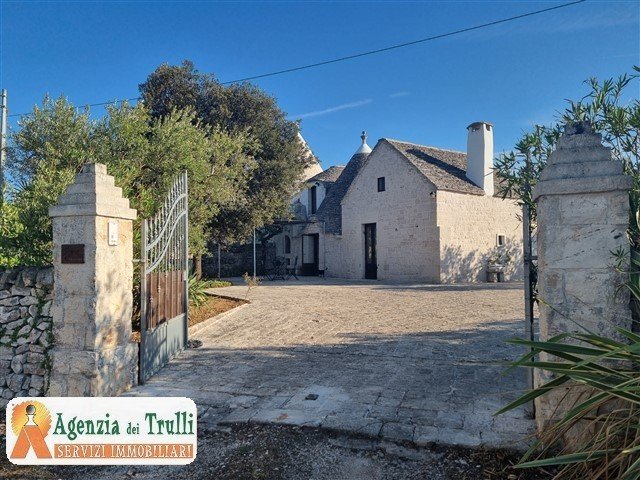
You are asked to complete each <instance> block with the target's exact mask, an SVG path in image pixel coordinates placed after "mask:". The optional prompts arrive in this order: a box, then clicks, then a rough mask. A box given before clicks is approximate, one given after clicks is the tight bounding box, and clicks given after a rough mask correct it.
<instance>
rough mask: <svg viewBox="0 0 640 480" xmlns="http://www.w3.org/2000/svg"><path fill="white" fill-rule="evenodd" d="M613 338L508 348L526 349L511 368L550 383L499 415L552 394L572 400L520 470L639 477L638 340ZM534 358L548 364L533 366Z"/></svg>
mask: <svg viewBox="0 0 640 480" xmlns="http://www.w3.org/2000/svg"><path fill="white" fill-rule="evenodd" d="M617 331H618V333H619V334H620V335H621V337H622V338H621V339H623V340H624V341H617V340H612V339H610V338H606V337H603V336H600V335H595V334H593V333H566V334H562V335H558V336H555V337H553V338H550V339H548V340H546V341H527V340H513V341H512V343H515V344H518V345H523V346H525V347H529V348H531V351H530V352H529V353H527V354H526V355H524V356H522V357H521V358H520V359H519V360H518V361H516V362H514V363H513V365H512V366H513V367H527V368H539V369H542V370H545V371H547V372H550V373H552V374H554V377H555V378H553V380H551V381H549V382H547V383H546V384H544V385H540V386H538V387H537V388H535V389H534V390H532V391H530V392H529V393H527V394H525V395H523V396H522V397H520V398H519V399H518V400H516V401H514V402H512V403H511V404H509V405H507V406H506V407H504V408H503V409H501V410H500V411H499V412H498V414H500V413H503V412H505V411H507V410H511V409H514V408H516V407H518V406H520V405H523V404H525V403H527V402H530V401H532V400H534V399H535V398H537V397H539V396H541V395H544V394H546V393H548V392H551V391H554V390H555V391H557V390H558V389H567V394H566V396H565V400H567V401H568V400H569V398H574V399H575V398H577V400H574V404H573V405H572V407H571V409H570V410H569V411H568V412H566V413H565V414H564V416H563V418H562V419H561V420H560V421H558V422H557V423H556V424H553V425H551V426H549V427H547V428H546V429H545V430H544V431H543V433H542V434H541V435H540V438H539V439H538V440H537V441H536V442H535V443H534V445H533V446H532V447H531V448H530V449H529V451H528V452H527V453H526V454H525V455H524V457H523V458H522V462H521V464H520V465H519V466H520V467H543V466H550V465H558V466H560V470H559V473H558V474H557V475H556V477H555V478H556V479H563V480H564V479H576V480H577V479H580V480H586V479H594V480H595V479H624V480H630V479H638V478H640V415H639V412H640V375H639V370H638V368H639V367H640V336H638V335H636V334H635V333H633V332H630V331H628V330H625V329H617ZM540 354H547V356H551V358H552V360H546V359H545V360H539V358H540ZM576 431H579V432H582V434H581V435H578V440H577V442H572V443H571V444H570V445H567V446H564V447H563V446H562V445H563V440H564V439H565V436H566V434H567V433H569V432H571V433H575V432H576ZM573 438H575V435H573ZM533 457H537V458H536V459H533V460H532V458H533Z"/></svg>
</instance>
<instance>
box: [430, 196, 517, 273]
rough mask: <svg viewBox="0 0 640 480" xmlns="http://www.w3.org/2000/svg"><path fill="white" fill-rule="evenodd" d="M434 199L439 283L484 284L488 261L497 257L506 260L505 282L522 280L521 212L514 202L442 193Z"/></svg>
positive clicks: (495, 198)
mask: <svg viewBox="0 0 640 480" xmlns="http://www.w3.org/2000/svg"><path fill="white" fill-rule="evenodd" d="M437 200H438V202H437V203H438V228H439V231H440V281H441V282H443V283H455V282H485V281H486V280H487V264H488V262H489V260H491V259H498V258H499V259H500V260H501V261H502V262H504V261H505V260H507V261H506V272H505V280H522V278H523V271H522V222H521V221H520V220H519V219H518V216H519V215H520V214H521V213H522V209H521V207H520V206H518V205H517V204H516V202H514V201H513V200H502V199H501V198H497V197H493V196H491V197H490V196H480V195H467V194H461V193H455V192H447V191H442V190H441V191H438V199H437ZM498 235H503V236H504V240H505V244H504V245H503V246H500V245H498Z"/></svg>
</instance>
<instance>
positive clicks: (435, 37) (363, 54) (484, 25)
mask: <svg viewBox="0 0 640 480" xmlns="http://www.w3.org/2000/svg"><path fill="white" fill-rule="evenodd" d="M586 1H587V0H576V1H574V2H569V3H563V4H562V5H556V6H555V7H548V8H543V9H542V10H535V11H533V12H528V13H523V14H521V15H516V16H513V17H508V18H503V19H500V20H494V21H493V22H488V23H482V24H480V25H475V26H473V27H467V28H462V29H460V30H454V31H452V32H447V33H441V34H439V35H433V36H431V37H426V38H421V39H419V40H413V41H411V42H405V43H399V44H396V45H391V46H389V47H384V48H378V49H376V50H369V51H367V52H361V53H356V54H353V55H347V56H346V57H339V58H334V59H331V60H325V61H322V62H316V63H310V64H308V65H302V66H300V67H293V68H287V69H285V70H277V71H275V72H269V73H263V74H261V75H254V76H253V77H245V78H239V79H237V80H229V81H227V82H220V85H231V84H233V83H240V82H248V81H249V80H257V79H259V78H266V77H273V76H275V75H283V74H285V73H291V72H298V71H300V70H307V69H309V68H316V67H321V66H323V65H329V64H332V63H338V62H344V61H347V60H353V59H355V58H360V57H366V56H369V55H375V54H378V53H383V52H388V51H390V50H396V49H399V48H404V47H409V46H411V45H417V44H420V43H425V42H430V41H433V40H439V39H441V38H446V37H452V36H454V35H460V34H461V33H467V32H472V31H474V30H480V29H482V28H487V27H492V26H494V25H499V24H502V23H507V22H512V21H514V20H520V19H522V18H526V17H532V16H534V15H540V14H541V13H546V12H550V11H552V10H559V9H561V8H566V7H570V6H572V5H577V4H579V3H584V2H586ZM141 99H142V97H132V98H127V99H125V100H117V101H112V102H100V103H90V104H88V105H87V106H88V107H99V106H103V105H110V104H115V103H122V102H128V101H135V100H141ZM24 115H28V113H14V114H12V115H9V117H22V116H24Z"/></svg>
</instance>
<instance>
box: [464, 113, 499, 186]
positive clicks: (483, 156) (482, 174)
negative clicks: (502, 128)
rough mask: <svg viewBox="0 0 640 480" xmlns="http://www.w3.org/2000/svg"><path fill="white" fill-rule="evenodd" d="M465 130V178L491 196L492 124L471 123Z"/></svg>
mask: <svg viewBox="0 0 640 480" xmlns="http://www.w3.org/2000/svg"><path fill="white" fill-rule="evenodd" d="M467 130H468V131H469V134H468V136H467V178H468V179H469V180H471V181H472V182H473V183H475V184H476V185H478V186H479V187H480V188H482V189H483V190H484V193H485V194H487V195H490V196H493V124H491V123H489V122H473V123H472V124H471V125H469V126H468V127H467Z"/></svg>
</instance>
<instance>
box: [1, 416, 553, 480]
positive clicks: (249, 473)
mask: <svg viewBox="0 0 640 480" xmlns="http://www.w3.org/2000/svg"><path fill="white" fill-rule="evenodd" d="M517 459H518V455H517V454H515V453H512V452H506V451H502V450H481V449H464V448H458V447H441V446H432V447H431V448H415V447H411V446H408V445H403V444H398V443H392V442H385V441H380V440H376V439H371V438H367V437H359V436H346V435H342V434H338V433H332V432H328V431H325V430H319V429H315V428H301V427H294V426H285V425H256V424H249V425H247V424H243V425H237V426H234V427H230V428H229V429H227V430H226V431H216V432H206V433H203V434H201V435H200V439H199V442H198V454H197V458H196V460H195V462H194V463H192V464H191V465H187V466H174V467H167V466H163V467H146V466H135V467H46V468H45V467H18V466H15V465H12V464H10V463H8V461H7V459H6V456H5V455H4V454H3V455H2V459H1V460H0V478H3V479H11V480H14V479H25V480H36V479H45V480H48V479H64V480H67V479H68V480H79V479H91V480H112V479H113V480H117V479H123V480H128V479H132V478H133V479H139V480H156V479H157V480H164V479H166V480H181V479H185V480H186V479H217V480H236V479H242V480H302V479H316V480H329V479H331V480H339V479H344V480H359V479H366V480H391V479H394V480H395V479H398V480H400V479H402V480H405V479H406V480H411V479H426V480H445V479H446V480H485V479H487V480H498V479H500V480H503V479H505V480H537V479H540V480H542V479H548V478H551V475H550V472H545V471H540V470H538V471H532V470H517V469H514V468H513V467H512V466H513V464H514V463H515V462H516V461H517Z"/></svg>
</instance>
